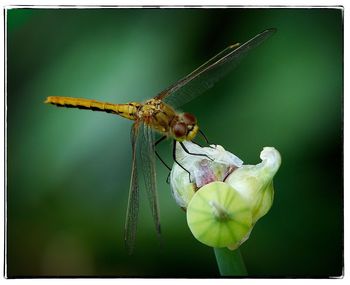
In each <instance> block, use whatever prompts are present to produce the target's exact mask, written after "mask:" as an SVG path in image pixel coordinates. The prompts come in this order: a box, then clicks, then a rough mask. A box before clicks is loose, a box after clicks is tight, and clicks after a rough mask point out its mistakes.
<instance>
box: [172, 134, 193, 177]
mask: <svg viewBox="0 0 350 285" xmlns="http://www.w3.org/2000/svg"><path fill="white" fill-rule="evenodd" d="M180 144H181V142H180ZM173 159H174V161H175V162H176V164H177V165H178V166H180V167H181V168H182V169H183V170H185V171H186V172H187V173H188V176H189V179H190V183H191V173H190V172H189V171H188V170H187V169H186V168H185V167H183V166H182V165H181V164H180V162H178V161H177V160H176V140H174V143H173Z"/></svg>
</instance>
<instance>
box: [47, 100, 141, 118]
mask: <svg viewBox="0 0 350 285" xmlns="http://www.w3.org/2000/svg"><path fill="white" fill-rule="evenodd" d="M45 103H47V104H53V105H56V106H58V107H66V108H79V109H87V110H92V111H101V112H106V113H112V114H116V115H119V116H122V117H124V118H126V119H129V120H135V119H136V116H137V110H138V108H139V107H140V105H141V104H140V103H136V102H131V103H128V104H112V103H106V102H99V101H96V100H90V99H84V98H72V97H61V96H50V97H47V98H46V101H45Z"/></svg>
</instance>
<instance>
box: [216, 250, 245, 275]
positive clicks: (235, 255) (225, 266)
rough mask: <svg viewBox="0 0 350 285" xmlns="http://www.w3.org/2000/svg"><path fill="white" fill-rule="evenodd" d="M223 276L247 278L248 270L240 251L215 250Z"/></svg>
mask: <svg viewBox="0 0 350 285" xmlns="http://www.w3.org/2000/svg"><path fill="white" fill-rule="evenodd" d="M214 252H215V257H216V262H217V264H218V267H219V271H220V275H221V276H247V275H248V273H247V269H246V267H245V265H244V261H243V258H242V255H241V252H240V250H239V249H236V250H233V251H232V250H229V249H228V248H226V247H223V248H216V247H215V248H214Z"/></svg>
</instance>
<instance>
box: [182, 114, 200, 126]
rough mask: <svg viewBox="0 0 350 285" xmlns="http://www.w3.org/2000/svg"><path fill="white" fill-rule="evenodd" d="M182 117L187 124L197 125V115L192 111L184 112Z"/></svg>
mask: <svg viewBox="0 0 350 285" xmlns="http://www.w3.org/2000/svg"><path fill="white" fill-rule="evenodd" d="M182 118H183V121H184V123H185V124H186V125H195V124H196V123H197V119H196V117H195V116H193V115H192V114H190V113H184V114H183V115H182Z"/></svg>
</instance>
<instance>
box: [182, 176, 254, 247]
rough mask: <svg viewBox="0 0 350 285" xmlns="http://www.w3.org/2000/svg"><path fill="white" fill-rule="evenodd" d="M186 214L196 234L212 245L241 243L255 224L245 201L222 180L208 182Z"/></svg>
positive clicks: (194, 198) (194, 197)
mask: <svg viewBox="0 0 350 285" xmlns="http://www.w3.org/2000/svg"><path fill="white" fill-rule="evenodd" d="M186 214H187V223H188V226H189V228H190V230H191V232H192V234H193V235H194V236H195V238H196V239H198V240H199V241H200V242H202V243H204V244H206V245H208V246H212V247H227V246H231V245H233V244H234V245H238V244H240V242H241V240H242V239H244V237H245V236H247V234H248V233H249V232H250V229H251V227H252V215H251V212H250V208H249V206H248V205H247V203H246V201H245V200H244V199H243V198H242V197H241V195H240V194H239V193H238V192H237V191H235V190H234V189H233V188H232V187H230V186H229V185H228V184H227V183H223V182H212V183H209V184H207V185H205V186H203V187H202V188H201V189H200V190H199V191H197V192H196V194H195V195H194V196H193V198H192V200H191V202H190V203H189V205H188V208H187V213H186Z"/></svg>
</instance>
